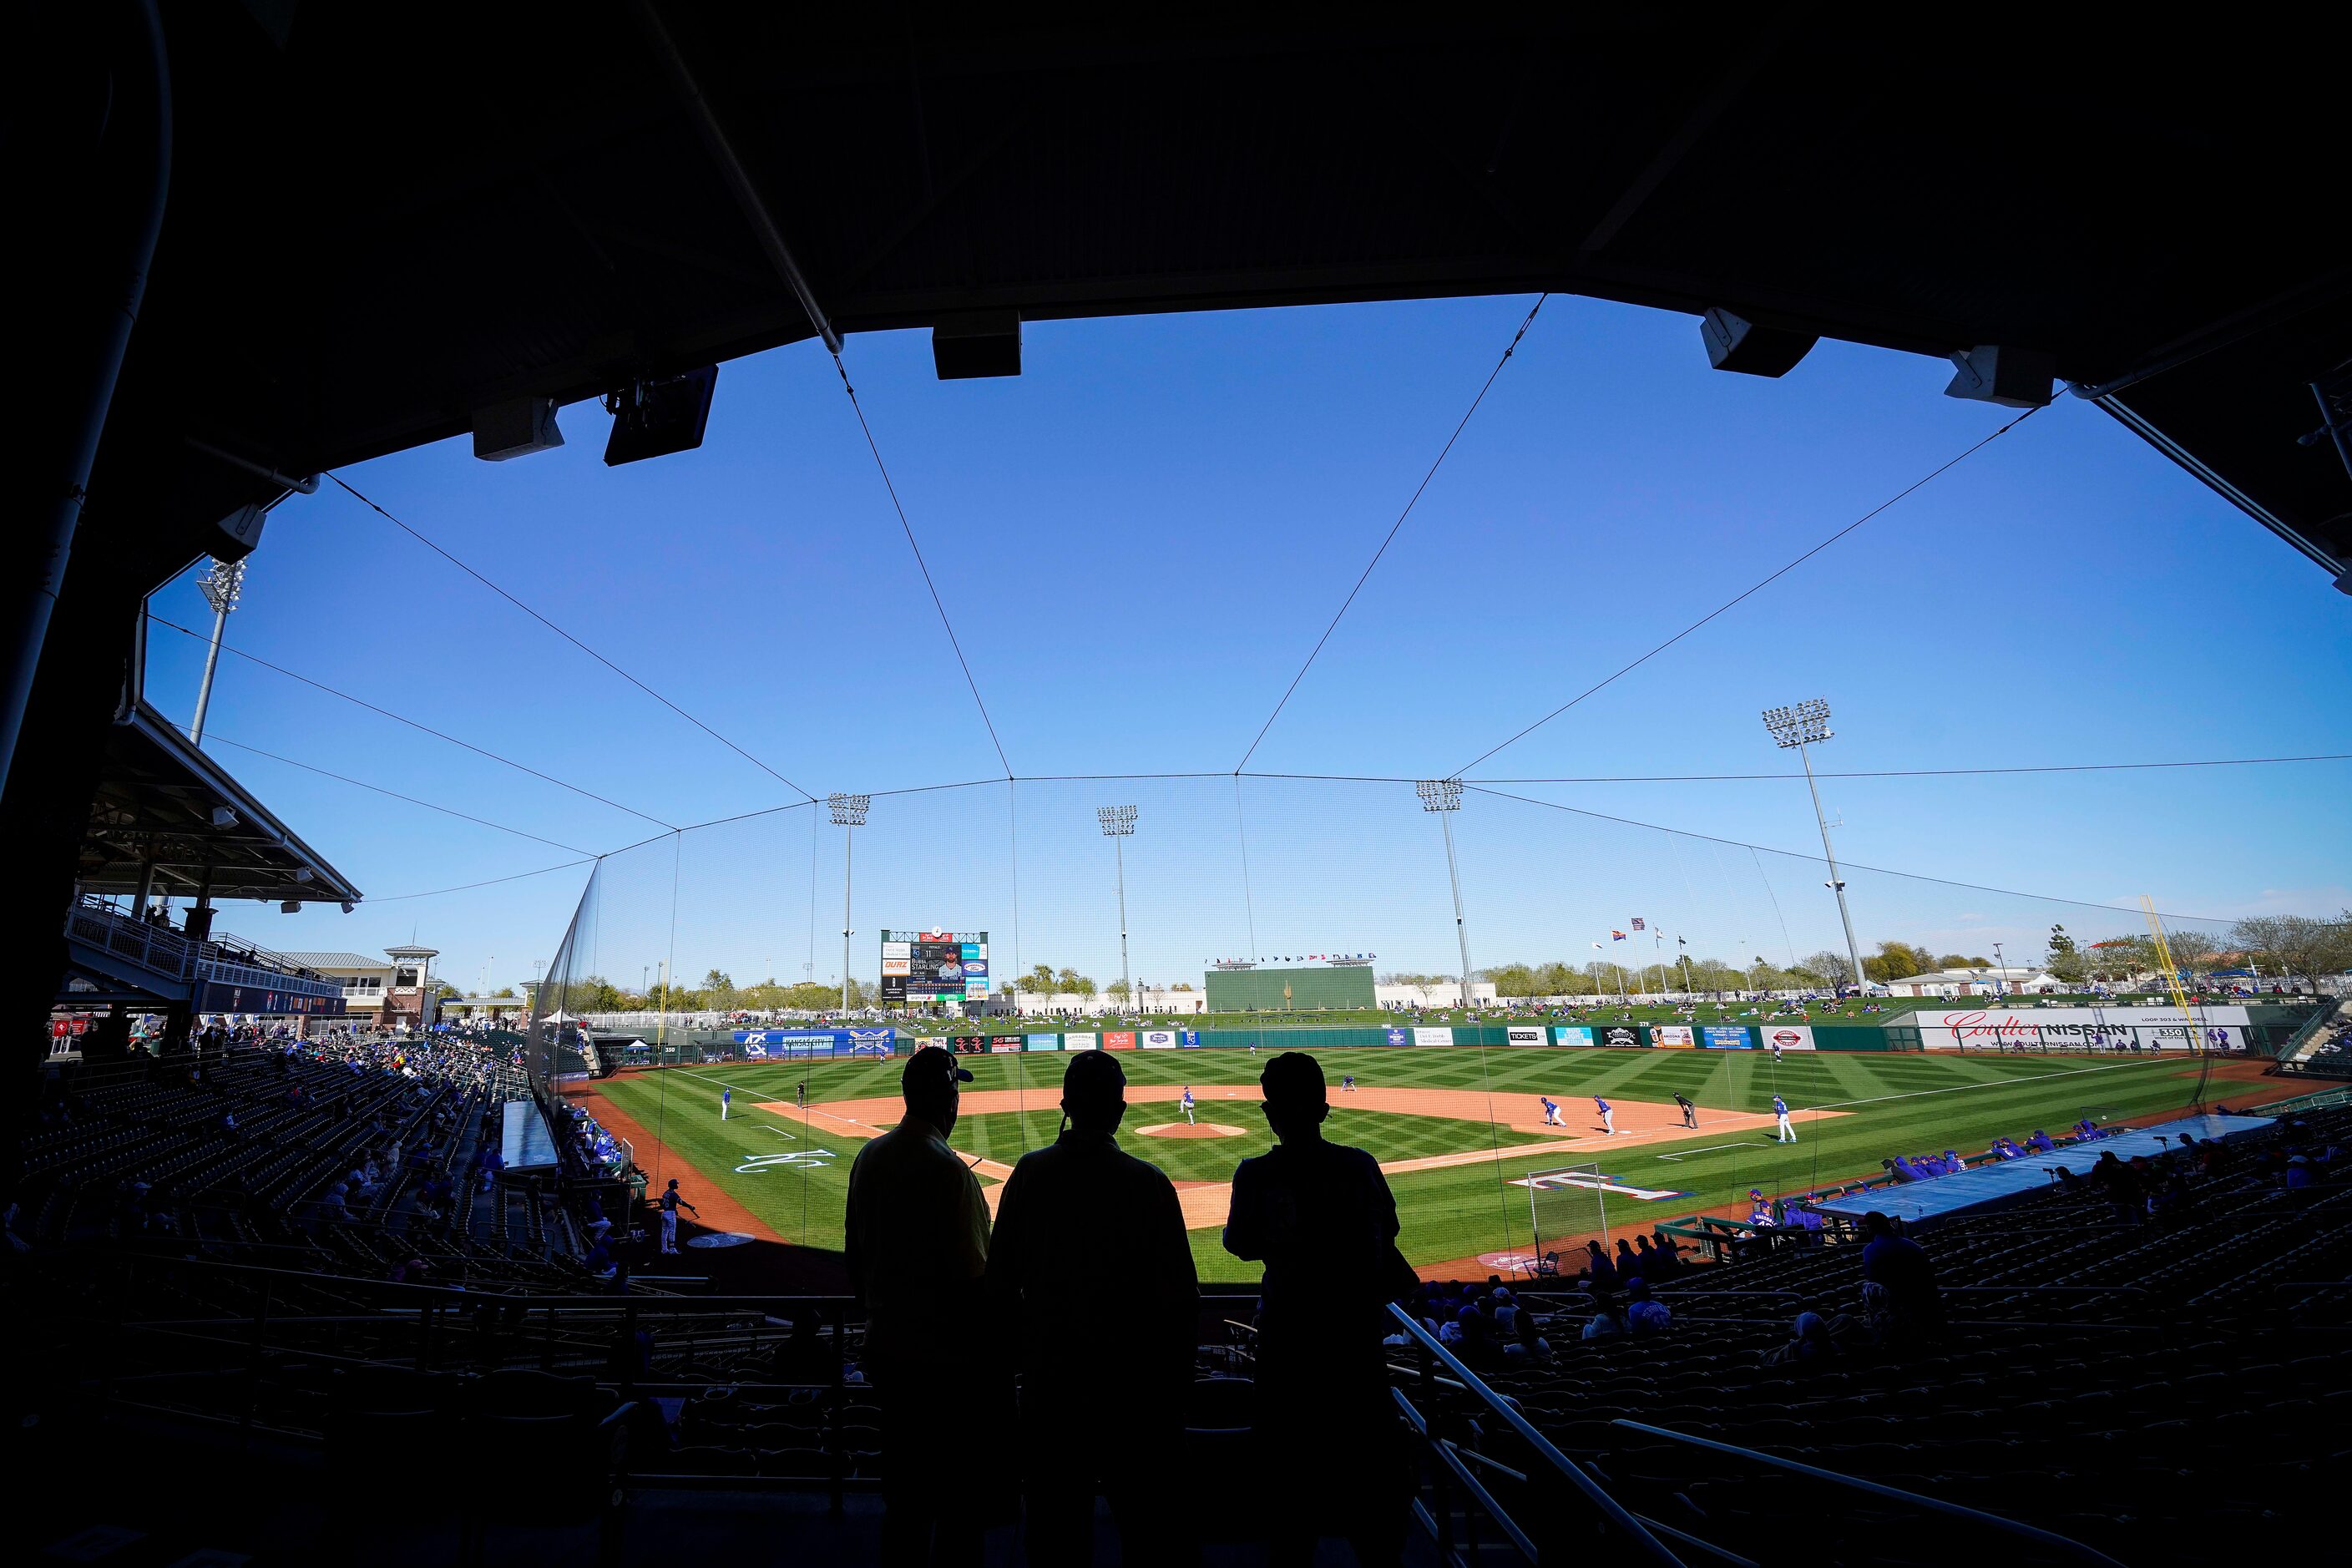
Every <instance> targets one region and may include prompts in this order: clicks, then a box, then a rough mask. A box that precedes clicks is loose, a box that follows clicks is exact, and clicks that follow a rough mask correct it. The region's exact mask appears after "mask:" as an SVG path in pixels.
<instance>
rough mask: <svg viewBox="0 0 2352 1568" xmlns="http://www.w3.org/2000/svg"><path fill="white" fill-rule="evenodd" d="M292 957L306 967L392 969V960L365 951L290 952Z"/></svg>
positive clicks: (288, 955)
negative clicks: (373, 956)
mask: <svg viewBox="0 0 2352 1568" xmlns="http://www.w3.org/2000/svg"><path fill="white" fill-rule="evenodd" d="M280 956H282V957H286V958H290V959H292V960H293V961H294V962H295V963H299V964H300V965H301V966H302V967H303V968H305V969H320V970H325V969H390V968H391V967H392V964H391V962H390V961H389V960H386V959H382V958H370V957H369V956H368V955H367V954H366V953H364V952H289V953H284V954H281V955H280Z"/></svg>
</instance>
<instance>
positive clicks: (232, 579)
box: [188, 561, 245, 747]
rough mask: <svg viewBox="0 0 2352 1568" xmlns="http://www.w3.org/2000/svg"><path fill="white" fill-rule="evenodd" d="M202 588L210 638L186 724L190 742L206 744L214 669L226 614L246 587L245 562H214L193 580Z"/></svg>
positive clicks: (200, 744) (223, 631)
mask: <svg viewBox="0 0 2352 1568" xmlns="http://www.w3.org/2000/svg"><path fill="white" fill-rule="evenodd" d="M196 586H197V587H198V588H200V589H202V590H204V595H205V604H207V605H211V606H212V607H213V640H212V645H211V646H210V647H207V648H206V649H205V679H204V681H203V683H202V684H201V685H199V686H198V687H197V688H196V721H195V723H194V724H193V725H191V726H190V727H189V731H188V739H189V741H190V742H192V743H193V744H194V745H196V746H198V747H201V746H203V745H204V743H205V710H206V709H207V708H210V707H211V706H212V701H213V672H214V671H215V670H216V669H218V668H220V650H221V637H222V635H223V634H224V633H226V631H227V630H228V613H229V612H230V611H231V610H234V609H236V600H237V595H239V594H240V593H242V592H244V589H245V563H244V562H242V561H215V562H214V563H213V566H212V570H211V571H209V572H207V573H205V574H204V575H203V576H201V577H199V578H197V579H196Z"/></svg>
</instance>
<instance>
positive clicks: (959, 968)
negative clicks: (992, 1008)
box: [882, 931, 988, 1006]
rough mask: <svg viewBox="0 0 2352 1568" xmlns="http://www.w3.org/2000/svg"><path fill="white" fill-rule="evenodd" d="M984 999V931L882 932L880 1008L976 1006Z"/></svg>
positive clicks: (986, 992)
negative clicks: (937, 1004)
mask: <svg viewBox="0 0 2352 1568" xmlns="http://www.w3.org/2000/svg"><path fill="white" fill-rule="evenodd" d="M987 997H988V933H987V932H986V931H884V932H883V933H882V1004H883V1005H884V1006H903V1005H907V1004H908V1003H930V1002H946V1001H957V1002H978V1001H985V1000H986V999H987Z"/></svg>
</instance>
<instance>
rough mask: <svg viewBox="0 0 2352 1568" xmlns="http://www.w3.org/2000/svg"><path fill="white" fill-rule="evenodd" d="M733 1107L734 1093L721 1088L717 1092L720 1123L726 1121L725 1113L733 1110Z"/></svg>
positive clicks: (731, 1090)
mask: <svg viewBox="0 0 2352 1568" xmlns="http://www.w3.org/2000/svg"><path fill="white" fill-rule="evenodd" d="M734 1106H735V1091H734V1090H733V1089H728V1088H724V1087H722V1088H721V1089H719V1121H726V1120H727V1113H728V1112H729V1111H730V1110H733V1109H734Z"/></svg>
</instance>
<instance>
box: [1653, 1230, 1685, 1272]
mask: <svg viewBox="0 0 2352 1568" xmlns="http://www.w3.org/2000/svg"><path fill="white" fill-rule="evenodd" d="M1650 1250H1651V1252H1652V1253H1654V1254H1655V1255H1656V1257H1657V1258H1658V1259H1659V1260H1660V1262H1661V1263H1662V1264H1663V1265H1664V1268H1663V1269H1662V1272H1664V1273H1665V1274H1669V1275H1672V1274H1679V1273H1681V1272H1682V1268H1683V1253H1682V1247H1681V1244H1680V1243H1678V1242H1676V1241H1675V1238H1674V1237H1671V1236H1668V1235H1667V1234H1666V1233H1665V1232H1664V1230H1663V1229H1661V1230H1654V1231H1652V1232H1651V1233H1650ZM1657 1277H1658V1276H1657V1275H1655V1274H1652V1275H1650V1276H1648V1278H1650V1279H1656V1278H1657Z"/></svg>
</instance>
